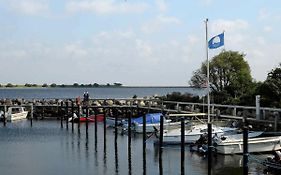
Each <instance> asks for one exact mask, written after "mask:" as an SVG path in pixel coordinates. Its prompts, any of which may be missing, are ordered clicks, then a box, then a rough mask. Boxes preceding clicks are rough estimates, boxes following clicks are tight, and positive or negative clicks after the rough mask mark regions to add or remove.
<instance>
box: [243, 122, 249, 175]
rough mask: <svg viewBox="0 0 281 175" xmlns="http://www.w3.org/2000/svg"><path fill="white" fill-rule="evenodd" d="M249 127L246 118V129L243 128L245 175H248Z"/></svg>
mask: <svg viewBox="0 0 281 175" xmlns="http://www.w3.org/2000/svg"><path fill="white" fill-rule="evenodd" d="M248 130H249V129H248V125H247V121H246V118H244V127H243V175H248V172H249V167H248V156H249V153H248Z"/></svg>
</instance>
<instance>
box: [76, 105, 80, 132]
mask: <svg viewBox="0 0 281 175" xmlns="http://www.w3.org/2000/svg"><path fill="white" fill-rule="evenodd" d="M77 115H78V132H79V131H80V104H77Z"/></svg>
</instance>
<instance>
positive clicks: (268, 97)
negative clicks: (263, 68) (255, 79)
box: [257, 63, 281, 108]
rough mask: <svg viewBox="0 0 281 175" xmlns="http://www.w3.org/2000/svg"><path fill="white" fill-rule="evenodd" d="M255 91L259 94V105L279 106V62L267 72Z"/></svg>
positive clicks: (280, 73) (280, 84) (280, 67)
mask: <svg viewBox="0 0 281 175" xmlns="http://www.w3.org/2000/svg"><path fill="white" fill-rule="evenodd" d="M257 93H258V94H260V95H261V105H263V106H269V107H278V108H280V107H281V63H280V64H279V66H278V67H276V68H274V69H272V70H271V71H270V72H269V73H268V75H267V78H266V80H265V81H264V82H263V83H262V84H261V85H260V86H259V88H258V89H257Z"/></svg>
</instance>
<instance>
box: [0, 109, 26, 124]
mask: <svg viewBox="0 0 281 175" xmlns="http://www.w3.org/2000/svg"><path fill="white" fill-rule="evenodd" d="M27 114H28V111H26V110H25V108H24V107H22V106H14V107H9V108H8V111H7V113H6V114H5V118H6V120H7V121H10V122H12V121H16V120H22V119H26V117H27Z"/></svg>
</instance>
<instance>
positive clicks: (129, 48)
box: [0, 0, 281, 86]
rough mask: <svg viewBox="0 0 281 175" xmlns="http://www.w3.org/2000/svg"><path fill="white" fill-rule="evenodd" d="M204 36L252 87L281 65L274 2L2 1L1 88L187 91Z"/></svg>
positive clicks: (280, 18) (280, 17)
mask: <svg viewBox="0 0 281 175" xmlns="http://www.w3.org/2000/svg"><path fill="white" fill-rule="evenodd" d="M206 18H208V19H209V22H208V35H209V36H208V38H209V39H210V38H211V37H213V36H215V35H217V34H220V33H221V32H223V31H224V32H225V45H224V47H221V48H218V49H212V50H209V56H210V59H211V58H212V57H213V56H215V55H217V54H219V53H220V52H221V51H222V49H225V50H232V51H238V52H240V53H244V54H245V55H246V56H245V60H246V61H247V62H248V63H249V65H250V68H251V75H252V77H253V79H255V80H256V81H264V80H265V79H266V76H267V73H268V72H269V71H271V70H272V69H273V68H275V67H276V66H278V64H279V63H280V62H281V56H280V53H281V40H280V38H281V34H280V31H281V1H277V0H247V1H244V0H235V1H226V0H0V84H7V83H12V84H25V83H35V84H43V83H47V84H51V83H56V84H73V83H75V82H77V83H79V84H89V83H91V84H93V83H99V84H106V83H110V84H113V83H115V82H120V83H122V84H123V85H126V86H188V85H189V80H190V78H191V76H192V72H193V71H195V70H197V69H198V68H200V66H201V63H202V62H204V61H205V60H206V40H205V22H204V21H205V19H206Z"/></svg>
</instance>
